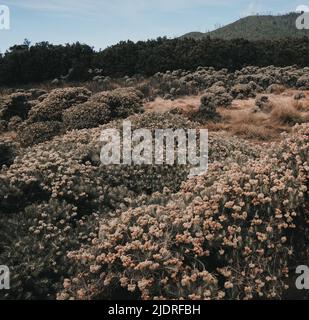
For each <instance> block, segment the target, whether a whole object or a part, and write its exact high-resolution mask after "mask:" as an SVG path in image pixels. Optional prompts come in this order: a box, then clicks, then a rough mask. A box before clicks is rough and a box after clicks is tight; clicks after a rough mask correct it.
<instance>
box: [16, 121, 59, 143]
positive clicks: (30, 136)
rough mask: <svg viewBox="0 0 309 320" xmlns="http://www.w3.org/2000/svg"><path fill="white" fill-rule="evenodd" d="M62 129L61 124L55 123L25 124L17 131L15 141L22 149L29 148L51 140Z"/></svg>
mask: <svg viewBox="0 0 309 320" xmlns="http://www.w3.org/2000/svg"><path fill="white" fill-rule="evenodd" d="M62 128H63V125H62V123H61V122H57V121H45V122H35V123H26V124H24V125H23V126H22V127H21V128H20V129H19V130H18V132H17V140H18V141H19V142H20V144H21V146H22V147H29V146H32V145H34V144H38V143H41V142H44V141H46V140H50V139H52V138H53V137H55V136H56V135H58V134H59V133H60V132H62Z"/></svg>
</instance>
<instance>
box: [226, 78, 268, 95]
mask: <svg viewBox="0 0 309 320" xmlns="http://www.w3.org/2000/svg"><path fill="white" fill-rule="evenodd" d="M260 92H262V89H261V88H260V87H259V86H258V85H257V84H256V83H255V82H253V81H250V82H249V83H248V84H242V83H240V84H237V85H235V86H233V87H232V88H231V95H232V96H233V98H234V99H248V98H255V97H256V94H257V93H260Z"/></svg>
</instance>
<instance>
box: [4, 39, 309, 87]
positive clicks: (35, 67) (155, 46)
mask: <svg viewBox="0 0 309 320" xmlns="http://www.w3.org/2000/svg"><path fill="white" fill-rule="evenodd" d="M248 65H255V66H260V67H262V66H268V65H275V66H279V67H283V66H289V65H298V66H300V67H305V66H309V39H308V38H306V37H304V38H301V39H282V40H276V41H269V40H265V41H248V40H244V39H233V40H222V39H210V38H209V37H208V38H205V39H202V40H195V39H167V38H158V39H156V40H147V41H138V42H136V43H134V42H132V41H122V42H119V43H118V44H116V45H114V46H111V47H108V48H106V49H105V50H102V51H95V50H94V49H93V48H92V47H90V46H88V45H86V44H81V43H79V42H77V43H74V44H66V45H53V44H50V43H48V42H41V43H37V44H35V45H30V43H29V42H28V41H26V42H25V43H24V44H22V45H15V46H13V47H11V48H10V49H9V50H7V51H6V52H5V53H4V54H2V55H1V56H0V85H1V86H14V85H21V84H30V83H39V82H44V81H47V80H52V79H55V78H58V77H60V76H61V75H66V74H67V73H68V71H69V70H70V69H72V68H73V69H72V70H73V72H72V70H71V72H70V79H69V80H71V81H83V80H89V79H90V78H91V74H89V73H88V70H89V69H93V68H99V69H103V74H104V75H106V76H111V77H123V76H126V75H127V76H133V75H136V74H140V75H144V76H151V75H153V74H155V73H156V72H165V71H167V70H176V69H187V70H194V69H196V68H197V67H199V66H211V67H214V68H216V69H221V68H227V69H229V70H231V71H234V70H237V69H241V68H242V67H244V66H248Z"/></svg>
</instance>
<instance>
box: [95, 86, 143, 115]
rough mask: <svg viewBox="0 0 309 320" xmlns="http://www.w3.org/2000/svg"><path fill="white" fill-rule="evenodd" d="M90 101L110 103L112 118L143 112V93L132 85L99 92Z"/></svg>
mask: <svg viewBox="0 0 309 320" xmlns="http://www.w3.org/2000/svg"><path fill="white" fill-rule="evenodd" d="M90 101H91V102H97V103H105V104H106V105H108V107H109V109H110V111H111V116H112V118H126V117H128V116H130V115H132V114H134V113H141V112H143V106H142V93H141V92H139V91H137V90H135V89H134V88H130V87H129V88H118V89H115V90H113V91H104V92H99V93H97V94H95V95H93V96H92V97H91V99H90Z"/></svg>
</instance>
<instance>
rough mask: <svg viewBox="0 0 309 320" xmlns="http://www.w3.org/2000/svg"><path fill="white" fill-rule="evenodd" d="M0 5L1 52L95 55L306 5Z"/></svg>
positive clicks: (179, 1)
mask: <svg viewBox="0 0 309 320" xmlns="http://www.w3.org/2000/svg"><path fill="white" fill-rule="evenodd" d="M0 5H7V6H8V7H9V9H10V29H9V30H0V52H2V53H3V52H5V51H6V50H7V49H8V48H9V47H10V46H12V45H14V44H20V43H23V41H24V39H25V38H27V39H29V40H30V41H31V43H32V44H34V43H36V42H40V41H49V42H50V43H54V44H64V43H72V42H76V41H79V42H81V43H86V44H89V45H90V46H93V47H94V48H95V49H96V50H99V49H104V48H106V47H107V46H110V45H113V44H116V43H118V42H119V41H122V40H128V39H130V40H132V41H138V40H146V39H154V38H157V37H159V36H167V37H168V38H173V37H177V36H181V35H183V34H185V33H187V32H191V31H200V32H205V31H208V30H213V29H214V28H215V27H216V26H219V25H226V24H228V23H231V22H234V21H236V20H238V19H239V18H241V17H245V16H248V15H252V14H257V13H259V14H263V13H264V14H266V13H267V14H268V13H272V14H278V13H287V12H291V11H295V10H296V7H297V6H299V5H308V6H309V0H295V1H294V0H255V1H250V0H249V1H245V0H83V1H81V0H48V1H46V0H0ZM0 19H1V16H0Z"/></svg>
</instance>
